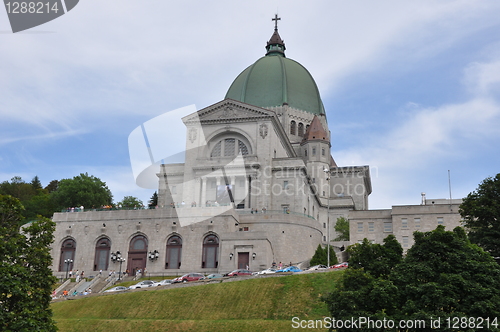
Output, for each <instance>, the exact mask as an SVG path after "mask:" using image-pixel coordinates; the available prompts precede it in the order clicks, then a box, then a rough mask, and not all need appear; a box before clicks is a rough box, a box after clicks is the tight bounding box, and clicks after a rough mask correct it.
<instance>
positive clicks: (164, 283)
mask: <svg viewBox="0 0 500 332" xmlns="http://www.w3.org/2000/svg"><path fill="white" fill-rule="evenodd" d="M171 283H172V279H165V280H162V281H159V282H155V283H154V285H153V287H158V286H167V285H170V284H171Z"/></svg>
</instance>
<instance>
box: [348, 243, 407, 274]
mask: <svg viewBox="0 0 500 332" xmlns="http://www.w3.org/2000/svg"><path fill="white" fill-rule="evenodd" d="M347 252H348V254H349V266H350V267H352V268H354V269H359V268H364V269H365V271H367V272H370V273H371V274H372V275H373V276H375V277H380V276H388V275H389V273H390V272H391V271H392V269H393V268H394V267H395V266H396V265H397V264H399V263H400V262H401V260H402V257H403V248H402V247H401V244H399V242H398V241H397V240H396V237H395V236H394V235H392V234H391V235H389V236H387V237H386V238H385V239H384V244H383V245H381V244H378V243H370V241H368V239H366V238H365V239H363V242H362V243H356V244H354V245H352V246H349V247H348V248H347Z"/></svg>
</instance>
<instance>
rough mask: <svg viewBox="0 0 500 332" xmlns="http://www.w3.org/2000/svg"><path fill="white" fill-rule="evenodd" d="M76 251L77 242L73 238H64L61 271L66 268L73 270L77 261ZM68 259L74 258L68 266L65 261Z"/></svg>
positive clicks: (60, 262) (60, 261)
mask: <svg viewBox="0 0 500 332" xmlns="http://www.w3.org/2000/svg"><path fill="white" fill-rule="evenodd" d="M75 251H76V242H75V240H73V239H67V240H64V242H63V244H62V246H61V258H60V259H59V271H60V272H63V271H66V270H73V264H74V261H75ZM66 259H70V260H72V262H71V263H70V264H69V266H68V267H66V266H65V264H64V261H65V260H66Z"/></svg>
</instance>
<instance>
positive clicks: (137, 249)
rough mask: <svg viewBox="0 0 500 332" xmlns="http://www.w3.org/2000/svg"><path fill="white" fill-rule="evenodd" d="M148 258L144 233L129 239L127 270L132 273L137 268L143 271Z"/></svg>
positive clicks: (134, 272)
mask: <svg viewBox="0 0 500 332" xmlns="http://www.w3.org/2000/svg"><path fill="white" fill-rule="evenodd" d="M147 258H148V240H147V239H146V237H145V236H144V235H136V236H134V237H133V238H132V240H130V246H129V249H128V262H127V270H128V273H129V275H134V276H135V274H136V272H137V271H138V270H141V271H142V272H144V269H145V268H146V261H147Z"/></svg>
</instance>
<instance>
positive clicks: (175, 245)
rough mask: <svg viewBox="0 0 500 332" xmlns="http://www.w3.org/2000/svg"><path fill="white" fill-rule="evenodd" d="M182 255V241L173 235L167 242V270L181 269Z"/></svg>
mask: <svg viewBox="0 0 500 332" xmlns="http://www.w3.org/2000/svg"><path fill="white" fill-rule="evenodd" d="M181 255H182V239H181V238H180V236H178V235H172V236H171V237H170V238H169V239H168V240H167V255H166V261H165V268H166V269H180V267H181Z"/></svg>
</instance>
